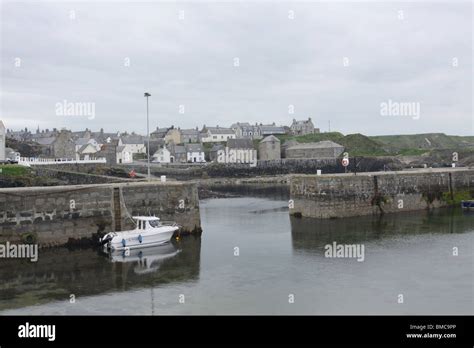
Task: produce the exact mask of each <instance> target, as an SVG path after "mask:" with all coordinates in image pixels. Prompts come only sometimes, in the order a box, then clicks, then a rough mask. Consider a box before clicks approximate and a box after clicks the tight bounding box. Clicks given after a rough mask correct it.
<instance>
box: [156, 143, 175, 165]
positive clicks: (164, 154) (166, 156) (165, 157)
mask: <svg viewBox="0 0 474 348" xmlns="http://www.w3.org/2000/svg"><path fill="white" fill-rule="evenodd" d="M152 162H157V163H170V162H174V156H171V152H170V150H168V149H167V148H166V146H164V147H161V148H159V149H158V150H157V151H156V152H155V153H154V154H153V157H152Z"/></svg>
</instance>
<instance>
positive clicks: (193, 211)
mask: <svg viewBox="0 0 474 348" xmlns="http://www.w3.org/2000/svg"><path fill="white" fill-rule="evenodd" d="M134 215H156V216H158V217H160V218H161V219H162V220H164V221H167V220H171V221H176V222H177V223H178V224H180V225H181V226H182V229H181V231H180V233H196V234H198V233H200V232H201V222H200V215H199V199H198V191H197V185H196V184H194V183H180V182H166V183H161V182H159V181H152V182H134V183H114V184H96V185H70V186H54V187H24V188H4V189H0V243H3V242H5V241H10V242H12V243H21V242H27V243H30V242H31V243H38V244H39V245H40V246H51V245H63V244H67V243H74V242H77V241H80V240H89V239H90V240H92V239H94V238H97V237H98V236H99V235H102V234H104V233H107V232H110V231H119V230H124V229H130V228H132V227H133V222H132V221H131V219H130V216H134Z"/></svg>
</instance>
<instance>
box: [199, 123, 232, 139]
mask: <svg viewBox="0 0 474 348" xmlns="http://www.w3.org/2000/svg"><path fill="white" fill-rule="evenodd" d="M235 137H236V135H235V131H234V130H233V129H231V128H222V127H219V126H217V127H206V126H204V127H203V130H202V131H201V141H202V142H203V143H218V142H221V141H222V142H226V141H227V140H229V139H235Z"/></svg>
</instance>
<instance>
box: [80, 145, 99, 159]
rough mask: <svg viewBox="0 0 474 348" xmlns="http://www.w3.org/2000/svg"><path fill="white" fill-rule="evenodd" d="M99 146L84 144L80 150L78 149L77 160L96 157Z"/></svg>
mask: <svg viewBox="0 0 474 348" xmlns="http://www.w3.org/2000/svg"><path fill="white" fill-rule="evenodd" d="M96 153H97V148H96V147H95V146H94V145H93V144H90V143H87V144H84V145H82V146H81V147H80V148H79V150H77V151H76V159H77V160H90V159H93V158H95V154H96Z"/></svg>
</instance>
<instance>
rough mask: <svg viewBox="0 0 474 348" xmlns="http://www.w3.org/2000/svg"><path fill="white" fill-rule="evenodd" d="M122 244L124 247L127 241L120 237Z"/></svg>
mask: <svg viewBox="0 0 474 348" xmlns="http://www.w3.org/2000/svg"><path fill="white" fill-rule="evenodd" d="M122 245H123V247H124V248H125V246H126V245H127V242H125V239H122Z"/></svg>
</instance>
